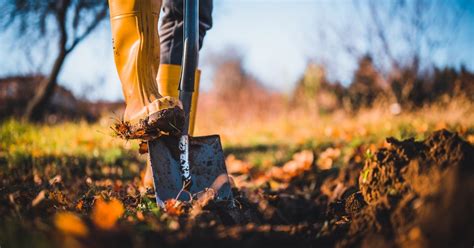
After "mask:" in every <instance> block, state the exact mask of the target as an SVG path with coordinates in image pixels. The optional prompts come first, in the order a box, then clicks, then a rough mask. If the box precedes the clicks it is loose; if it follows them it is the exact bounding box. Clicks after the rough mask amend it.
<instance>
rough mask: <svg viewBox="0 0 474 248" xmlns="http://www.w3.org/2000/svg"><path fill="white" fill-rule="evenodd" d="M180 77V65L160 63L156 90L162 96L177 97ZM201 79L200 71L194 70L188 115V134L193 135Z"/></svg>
mask: <svg viewBox="0 0 474 248" xmlns="http://www.w3.org/2000/svg"><path fill="white" fill-rule="evenodd" d="M180 78H181V66H179V65H170V64H161V65H160V69H159V70H158V76H157V78H156V81H158V91H159V93H160V95H162V96H170V97H173V98H178V97H179V90H178V89H179V80H180ZM200 79H201V71H200V70H197V71H196V80H195V82H194V92H193V99H192V102H191V112H190V116H189V134H190V135H191V136H193V135H194V126H195V123H196V110H197V105H198V98H199V83H200Z"/></svg>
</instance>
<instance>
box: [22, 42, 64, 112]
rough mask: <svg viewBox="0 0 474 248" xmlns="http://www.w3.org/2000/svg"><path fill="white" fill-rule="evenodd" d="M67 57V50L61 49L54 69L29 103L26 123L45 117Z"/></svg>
mask: <svg viewBox="0 0 474 248" xmlns="http://www.w3.org/2000/svg"><path fill="white" fill-rule="evenodd" d="M66 55H67V51H66V49H64V48H63V49H61V51H60V52H59V54H58V56H57V57H56V60H55V61H54V65H53V68H52V70H51V72H50V73H49V75H48V77H46V78H45V79H43V80H42V81H41V82H40V85H39V86H38V88H37V90H36V93H35V95H34V97H33V99H32V100H31V101H29V102H28V106H27V107H26V111H25V113H24V115H23V119H24V120H26V121H39V120H40V119H41V117H43V114H44V111H45V110H46V106H47V105H48V103H49V100H50V99H51V96H52V95H53V93H54V89H55V88H56V85H57V78H58V75H59V72H60V71H61V68H62V66H63V64H64V61H65V58H66Z"/></svg>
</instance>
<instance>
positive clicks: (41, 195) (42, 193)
mask: <svg viewBox="0 0 474 248" xmlns="http://www.w3.org/2000/svg"><path fill="white" fill-rule="evenodd" d="M45 195H46V191H45V190H44V189H43V190H41V191H40V192H39V193H38V195H37V196H36V197H35V199H33V201H32V202H31V206H33V207H34V206H36V205H38V203H40V202H41V201H42V200H43V199H44V197H45Z"/></svg>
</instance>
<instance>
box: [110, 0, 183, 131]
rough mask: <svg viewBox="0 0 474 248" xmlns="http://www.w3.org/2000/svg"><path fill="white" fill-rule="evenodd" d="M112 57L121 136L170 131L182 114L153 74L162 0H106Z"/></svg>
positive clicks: (176, 101) (154, 72)
mask: <svg viewBox="0 0 474 248" xmlns="http://www.w3.org/2000/svg"><path fill="white" fill-rule="evenodd" d="M109 7H110V21H111V28H112V42H113V49H114V60H115V65H116V68H117V72H118V74H119V77H120V81H121V83H122V90H123V94H124V98H125V102H126V109H125V113H124V121H125V122H127V123H130V125H131V128H130V129H128V128H127V129H123V128H122V129H119V131H123V132H119V134H120V135H122V136H123V137H124V138H138V139H143V138H149V137H147V135H148V134H147V133H148V132H149V131H152V132H155V134H159V132H157V130H158V129H159V130H158V131H165V132H172V131H173V130H172V129H176V127H181V126H182V124H180V123H181V122H182V121H183V120H184V115H183V112H182V110H181V109H180V104H179V101H178V100H177V99H174V98H172V97H162V96H161V95H160V94H159V91H158V87H157V82H156V75H157V73H158V66H159V63H156V61H159V59H160V41H159V36H158V18H159V14H160V10H161V0H109Z"/></svg>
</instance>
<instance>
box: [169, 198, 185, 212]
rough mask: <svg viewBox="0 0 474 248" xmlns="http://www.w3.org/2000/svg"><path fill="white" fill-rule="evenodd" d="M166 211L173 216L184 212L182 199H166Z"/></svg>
mask: <svg viewBox="0 0 474 248" xmlns="http://www.w3.org/2000/svg"><path fill="white" fill-rule="evenodd" d="M165 210H166V213H168V214H169V215H173V216H180V215H181V214H183V212H184V211H183V206H182V204H181V202H180V201H177V200H175V199H171V200H167V201H165Z"/></svg>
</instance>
